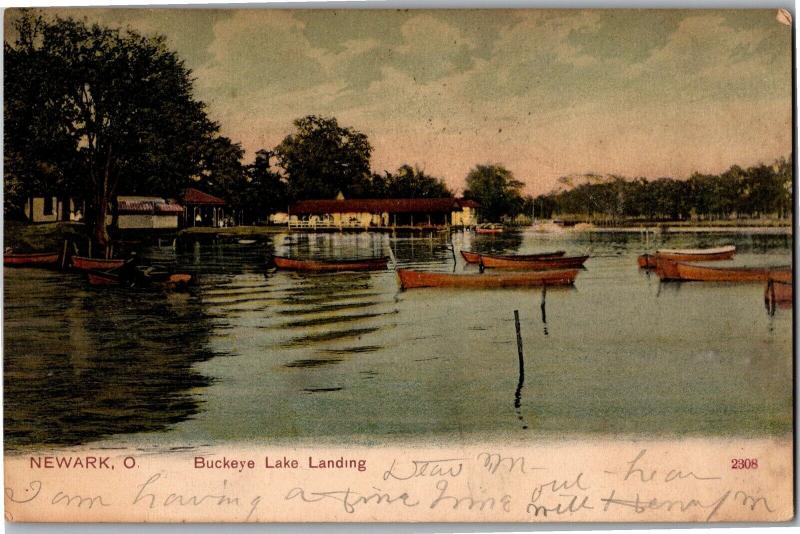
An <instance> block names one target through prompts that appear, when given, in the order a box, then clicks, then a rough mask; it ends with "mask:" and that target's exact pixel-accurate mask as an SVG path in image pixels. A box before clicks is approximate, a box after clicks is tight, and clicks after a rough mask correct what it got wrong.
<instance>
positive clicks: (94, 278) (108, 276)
mask: <svg viewBox="0 0 800 534" xmlns="http://www.w3.org/2000/svg"><path fill="white" fill-rule="evenodd" d="M86 278H87V279H88V280H89V284H90V285H93V286H118V285H119V284H120V283H121V282H122V277H121V276H120V275H119V273H113V272H109V271H86Z"/></svg>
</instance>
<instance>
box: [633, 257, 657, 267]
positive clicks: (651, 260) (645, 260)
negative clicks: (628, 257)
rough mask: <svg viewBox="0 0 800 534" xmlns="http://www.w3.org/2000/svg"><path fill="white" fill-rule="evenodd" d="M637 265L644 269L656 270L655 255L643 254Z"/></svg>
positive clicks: (637, 260)
mask: <svg viewBox="0 0 800 534" xmlns="http://www.w3.org/2000/svg"><path fill="white" fill-rule="evenodd" d="M636 263H638V264H639V267H640V268H642V269H655V268H656V256H655V254H642V255H641V256H639V257H638V258H636Z"/></svg>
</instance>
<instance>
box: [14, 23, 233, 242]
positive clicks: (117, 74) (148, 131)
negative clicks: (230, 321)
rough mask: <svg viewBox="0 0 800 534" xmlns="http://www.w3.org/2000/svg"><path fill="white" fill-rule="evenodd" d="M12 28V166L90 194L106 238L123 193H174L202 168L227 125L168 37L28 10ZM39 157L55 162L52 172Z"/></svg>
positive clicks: (96, 230)
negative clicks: (195, 87) (217, 118)
mask: <svg viewBox="0 0 800 534" xmlns="http://www.w3.org/2000/svg"><path fill="white" fill-rule="evenodd" d="M14 29H15V32H16V34H17V37H16V39H15V41H14V42H13V43H8V42H6V43H5V45H4V48H5V67H6V76H5V80H6V81H5V84H6V85H5V88H6V96H7V99H9V100H7V104H6V109H5V115H6V125H7V128H6V136H5V141H6V147H7V154H8V149H9V148H10V149H11V154H12V158H11V159H10V160H9V158H8V157H7V158H6V163H7V164H8V165H9V166H10V169H9V171H10V172H11V173H13V174H14V175H15V176H20V177H22V179H23V180H33V177H32V174H35V175H36V176H38V177H39V178H40V179H43V180H44V181H53V179H54V178H55V182H54V183H46V184H42V185H41V187H42V188H48V187H49V188H53V187H56V188H58V187H59V184H62V188H63V189H65V190H66V191H65V192H67V193H69V194H73V195H74V194H75V193H78V194H83V195H85V199H86V201H87V214H86V215H87V223H88V225H89V228H90V231H91V237H92V238H93V240H94V241H95V242H96V243H97V244H98V245H101V246H102V245H106V244H107V242H108V232H107V228H106V224H105V219H106V214H107V212H108V207H109V204H110V203H111V202H112V201H113V199H114V198H116V195H117V194H123V193H126V192H147V193H148V194H159V195H164V196H174V195H177V194H178V193H179V191H180V190H181V189H182V188H183V187H185V186H186V185H187V183H188V180H189V178H190V177H192V176H198V175H200V174H201V172H202V171H203V169H204V165H205V164H204V158H203V155H204V153H205V152H206V150H204V149H205V148H206V147H208V145H209V144H210V143H211V144H213V143H214V142H217V140H218V139H219V136H218V130H219V126H218V125H217V124H216V123H214V122H212V121H210V120H209V119H208V117H207V116H206V113H205V110H204V104H203V103H202V102H199V101H197V100H196V99H195V98H194V95H193V91H192V78H191V72H190V71H189V69H188V68H186V66H185V64H184V62H183V61H182V60H181V59H180V58H179V57H178V56H177V55H176V54H175V53H174V52H172V51H170V50H169V49H168V48H167V47H166V45H165V40H164V38H163V37H145V36H142V35H140V34H138V33H136V32H134V31H131V30H127V31H120V30H117V29H110V28H105V27H102V26H99V25H97V24H95V25H91V26H89V25H87V24H86V23H84V22H80V21H75V20H72V19H61V18H54V19H45V18H42V17H41V16H37V15H34V14H32V13H29V12H24V13H23V14H22V15H21V16H20V17H19V18H18V19H17V21H16V22H15V25H14ZM53 140H55V141H56V148H55V149H53V150H48V145H49V143H50V142H51V141H53ZM30 155H32V156H33V158H34V160H35V164H33V165H32V164H31V163H30V162H25V158H27V157H29V156H30ZM32 166H33V167H34V168H33V169H31V167H32ZM36 167H38V168H42V167H47V168H55V169H56V171H55V172H50V173H49V175H50V177H48V176H47V174H43V173H38V174H37V172H36ZM59 180H60V182H59Z"/></svg>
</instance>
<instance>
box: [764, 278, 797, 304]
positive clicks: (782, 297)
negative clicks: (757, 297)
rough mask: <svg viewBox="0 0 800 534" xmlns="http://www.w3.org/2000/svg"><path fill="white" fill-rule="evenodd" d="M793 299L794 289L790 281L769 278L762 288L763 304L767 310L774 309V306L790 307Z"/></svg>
mask: <svg viewBox="0 0 800 534" xmlns="http://www.w3.org/2000/svg"><path fill="white" fill-rule="evenodd" d="M793 300H794V291H793V290H792V283H791V282H782V281H780V280H769V281H768V282H767V287H766V288H765V289H764V304H765V305H766V306H767V309H768V310H774V309H775V307H776V306H779V307H781V308H784V307H791V305H792V302H793Z"/></svg>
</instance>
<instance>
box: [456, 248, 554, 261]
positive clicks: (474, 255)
mask: <svg viewBox="0 0 800 534" xmlns="http://www.w3.org/2000/svg"><path fill="white" fill-rule="evenodd" d="M482 255H483V254H481V253H480V252H469V251H466V250H462V251H461V256H463V257H464V261H466V262H467V263H480V262H481V256H482ZM563 255H564V251H563V250H556V251H555V252H541V253H539V254H515V255H502V254H492V256H494V257H497V258H518V259H520V260H539V259H544V258H558V257H561V256H563Z"/></svg>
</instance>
